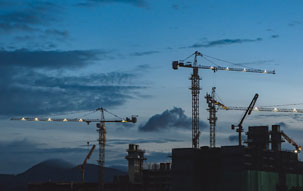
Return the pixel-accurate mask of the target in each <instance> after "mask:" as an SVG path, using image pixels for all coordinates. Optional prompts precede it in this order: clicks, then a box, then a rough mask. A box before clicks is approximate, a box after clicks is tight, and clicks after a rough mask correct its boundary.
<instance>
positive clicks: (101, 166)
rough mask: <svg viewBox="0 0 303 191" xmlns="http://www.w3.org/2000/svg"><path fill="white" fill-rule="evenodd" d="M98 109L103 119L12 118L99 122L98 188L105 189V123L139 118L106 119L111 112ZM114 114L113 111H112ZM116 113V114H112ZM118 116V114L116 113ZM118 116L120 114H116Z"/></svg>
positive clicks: (101, 190)
mask: <svg viewBox="0 0 303 191" xmlns="http://www.w3.org/2000/svg"><path fill="white" fill-rule="evenodd" d="M96 111H100V112H101V119H82V118H73V119H68V118H63V119H60V118H57V119H52V118H38V117H22V118H12V119H11V120H21V121H45V122H86V123H87V124H88V125H89V124H90V123H92V122H94V123H97V124H96V126H97V132H98V134H99V137H98V143H99V158H98V184H99V186H98V190H99V191H103V190H104V163H105V144H106V128H105V123H126V122H132V123H136V122H137V118H136V116H132V117H131V118H128V117H126V118H125V119H122V118H121V119H120V120H105V118H104V111H106V112H108V113H110V112H109V111H107V110H106V109H104V108H98V109H96ZM110 114H112V113H110ZM112 115H114V114H112ZM114 116H116V115H114ZM116 117H118V116H116ZM119 118H120V117H119Z"/></svg>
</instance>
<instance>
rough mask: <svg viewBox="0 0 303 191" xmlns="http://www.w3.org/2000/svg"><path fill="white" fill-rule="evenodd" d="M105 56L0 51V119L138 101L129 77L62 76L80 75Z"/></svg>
mask: <svg viewBox="0 0 303 191" xmlns="http://www.w3.org/2000/svg"><path fill="white" fill-rule="evenodd" d="M108 57H109V53H107V52H102V51H96V50H84V51H79V50H77V51H30V50H15V51H6V50H0V60H1V61H0V69H1V70H0V75H1V81H0V88H1V89H2V93H1V95H0V104H1V105H2V107H1V109H0V115H27V114H48V113H57V112H67V111H79V110H91V109H94V108H96V107H99V106H103V107H114V106H118V105H121V104H123V103H125V102H126V100H128V99H132V98H134V97H138V96H140V94H139V93H138V91H139V90H141V89H142V88H144V87H141V86H137V85H134V84H133V83H132V81H134V79H136V78H137V75H136V74H134V73H129V72H110V73H93V74H86V75H83V74H82V75H79V74H78V75H75V74H74V75H72V76H70V75H64V71H76V72H77V71H81V69H82V68H84V67H86V66H89V65H90V64H92V63H95V62H98V61H102V60H104V59H107V58H108Z"/></svg>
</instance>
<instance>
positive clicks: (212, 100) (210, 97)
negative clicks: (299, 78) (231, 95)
mask: <svg viewBox="0 0 303 191" xmlns="http://www.w3.org/2000/svg"><path fill="white" fill-rule="evenodd" d="M215 89H216V88H215V87H213V88H212V94H211V95H210V94H208V93H207V94H206V96H205V99H206V101H207V103H208V106H209V108H208V111H209V113H210V114H209V115H210V116H213V117H212V119H215V120H214V122H212V123H213V124H214V130H215V127H216V120H217V117H216V115H215V114H216V112H217V110H235V111H245V110H247V108H246V107H237V106H230V107H228V106H226V105H224V104H222V103H221V102H219V101H217V100H216V99H215ZM288 105H299V104H288ZM215 106H218V107H215ZM252 111H255V112H291V113H303V109H296V108H293V109H288V108H277V107H262V106H261V107H257V106H255V107H253V109H252ZM210 118H211V117H210ZM210 127H211V120H210ZM214 134H215V133H213V135H214ZM281 136H283V137H284V138H285V140H286V141H287V142H289V143H290V144H292V145H293V146H294V147H295V152H296V153H297V152H301V151H302V146H300V145H298V144H297V143H296V142H295V141H294V140H292V139H291V138H290V137H288V136H287V135H286V134H285V133H284V132H283V131H282V132H281ZM212 138H213V139H214V140H213V142H215V136H212V133H211V136H210V139H212Z"/></svg>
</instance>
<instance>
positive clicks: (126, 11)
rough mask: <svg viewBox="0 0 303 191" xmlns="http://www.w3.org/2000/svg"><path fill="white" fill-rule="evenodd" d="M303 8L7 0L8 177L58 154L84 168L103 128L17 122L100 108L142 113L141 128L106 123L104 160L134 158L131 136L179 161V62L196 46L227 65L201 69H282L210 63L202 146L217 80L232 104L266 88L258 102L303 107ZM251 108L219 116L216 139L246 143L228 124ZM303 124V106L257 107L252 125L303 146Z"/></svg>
mask: <svg viewBox="0 0 303 191" xmlns="http://www.w3.org/2000/svg"><path fill="white" fill-rule="evenodd" d="M302 8H303V1H302V0H288V1H285V0H265V1H261V0H254V1H253V0H233V1H228V0H217V1H215V0H201V1H197V0H189V1H185V0H73V1H68V0H60V1H54V0H45V1H35V0H31V1H28V0H24V1H19V0H0V91H1V93H0V135H1V136H0V153H1V157H0V173H20V172H22V171H24V170H26V169H27V168H29V167H31V166H32V165H34V164H36V163H38V162H41V161H43V160H46V159H50V158H60V159H64V160H67V161H69V162H72V163H74V164H79V163H81V162H82V161H83V159H84V158H85V156H86V154H87V153H88V147H87V146H86V143H87V142H88V141H89V142H90V144H97V142H96V140H97V136H98V134H97V132H96V126H95V124H90V125H89V126H88V125H86V124H85V123H60V122H50V123H47V122H24V121H11V120H10V118H12V117H25V116H26V117H53V118H56V117H69V118H74V117H78V118H80V117H83V118H97V117H99V114H100V113H98V112H93V113H90V112H92V111H94V110H95V109H96V108H98V107H104V108H106V109H108V110H109V111H110V112H112V113H114V114H117V115H118V116H121V117H129V116H131V115H138V122H137V123H136V124H135V125H131V124H124V125H123V124H118V123H117V124H108V125H107V137H108V139H107V143H108V144H107V147H106V164H105V165H106V166H117V165H126V160H125V159H124V157H125V155H126V151H125V149H127V147H128V144H129V143H136V144H140V147H141V148H143V149H145V150H146V157H147V158H148V160H147V162H161V161H169V160H170V158H169V157H168V155H170V152H171V149H172V148H178V147H191V93H190V90H189V87H190V84H191V83H190V80H189V77H190V75H191V72H192V70H191V69H188V68H180V69H179V70H173V69H172V67H171V63H172V61H174V60H182V59H185V58H186V57H188V56H189V55H191V54H192V53H193V52H195V51H199V52H201V53H202V54H204V55H205V56H210V57H214V58H219V59H222V60H226V61H228V62H229V63H227V62H222V61H219V60H216V59H210V57H200V58H198V63H199V64H201V65H214V64H216V65H220V66H229V67H246V68H257V69H266V70H275V71H276V74H275V75H271V74H255V73H244V72H227V71H218V72H216V73H214V72H212V71H211V70H200V71H199V74H200V77H201V78H202V80H201V87H202V90H201V93H200V120H201V125H200V126H201V127H200V128H201V133H202V134H201V137H200V146H208V145H209V128H208V120H207V118H208V113H207V111H206V108H207V105H206V101H205V99H204V96H205V94H206V92H210V91H211V88H212V87H213V86H216V87H217V95H218V98H220V100H221V101H222V102H223V103H224V104H225V105H227V106H248V105H249V103H250V101H251V99H252V98H253V96H254V94H255V93H258V94H259V99H258V101H257V103H256V105H257V106H274V105H287V104H301V105H292V106H281V107H283V108H292V107H296V108H298V109H299V108H303V104H302V103H303V98H302V94H303V89H302V81H303V80H302V72H303V55H302V50H303V36H302V34H303V11H302ZM205 58H207V59H205ZM189 61H193V60H192V58H190V59H189ZM242 115H243V112H241V111H219V112H218V125H217V146H221V145H235V144H237V139H235V135H237V134H236V132H235V131H233V130H231V128H230V126H231V124H238V123H239V121H240V119H241V117H242ZM105 117H106V119H115V117H113V116H111V115H107V114H106V116H105ZM302 122H303V114H292V113H264V112H263V113H261V112H259V113H257V112H253V113H252V115H251V116H249V117H248V118H247V119H246V120H245V122H244V127H245V130H247V126H249V125H270V126H271V125H273V124H280V125H281V128H282V130H283V131H284V132H286V133H287V134H288V135H289V136H290V137H291V138H293V139H294V140H295V141H296V142H297V143H298V144H299V145H303V139H302V137H301V136H302V135H303V127H302ZM283 145H284V146H283V147H284V148H285V149H293V147H292V146H291V145H289V144H288V143H284V144H283ZM97 156H98V153H97V150H96V151H95V152H94V153H93V156H92V158H91V159H90V161H89V162H90V163H96V160H97Z"/></svg>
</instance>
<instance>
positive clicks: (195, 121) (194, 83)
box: [172, 51, 276, 148]
mask: <svg viewBox="0 0 303 191" xmlns="http://www.w3.org/2000/svg"><path fill="white" fill-rule="evenodd" d="M192 56H194V61H193V63H192V62H188V61H187V62H186V63H185V61H186V60H187V59H189V58H191V57H192ZM205 56H206V55H203V54H202V53H200V52H198V51H195V52H194V53H193V54H192V55H190V56H188V57H187V58H186V59H184V60H179V61H173V62H172V68H173V69H174V70H177V69H178V68H179V67H184V68H192V69H193V73H192V75H191V77H190V80H191V88H190V90H191V93H192V147H193V148H199V136H200V134H201V133H200V128H199V94H200V90H201V88H200V80H201V78H200V76H199V74H198V70H199V69H207V70H212V71H213V72H217V71H220V70H221V71H234V72H250V73H262V74H275V73H276V72H275V70H272V71H269V70H261V69H253V68H234V67H222V66H218V65H214V66H206V65H198V57H202V58H205ZM207 57H209V56H207ZM209 58H213V57H209ZM205 60H207V61H209V60H208V59H206V58H205ZM209 104H212V103H209ZM210 111H211V112H214V110H213V109H210ZM213 117H214V115H210V118H209V121H210V123H211V124H212V130H211V131H212V132H211V136H215V134H214V132H215V130H214V125H215V121H216V119H214V118H213ZM210 144H211V147H215V142H214V140H212V141H211V142H210Z"/></svg>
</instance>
